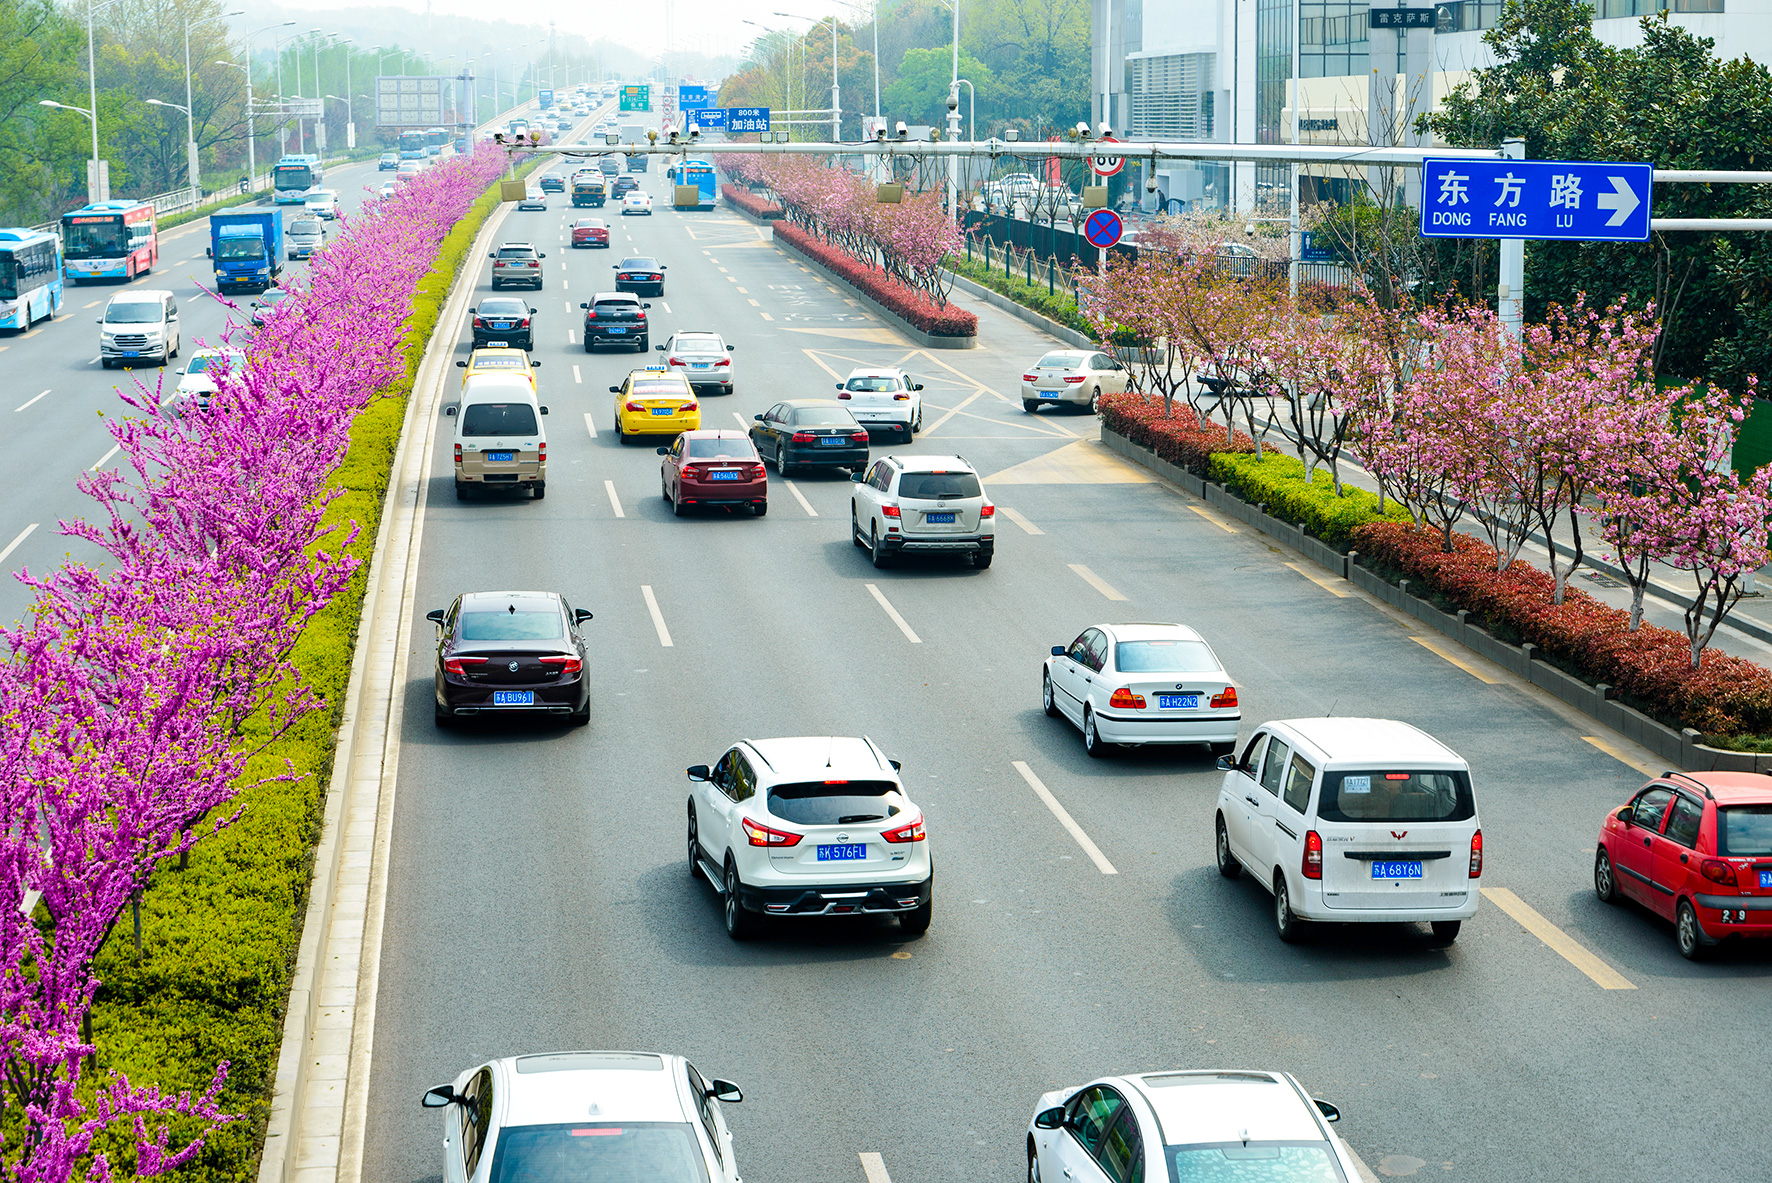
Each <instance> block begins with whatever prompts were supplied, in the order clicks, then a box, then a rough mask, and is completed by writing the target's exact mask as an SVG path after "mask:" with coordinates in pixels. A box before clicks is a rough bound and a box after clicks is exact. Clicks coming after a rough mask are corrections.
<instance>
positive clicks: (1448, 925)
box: [1428, 920, 1464, 945]
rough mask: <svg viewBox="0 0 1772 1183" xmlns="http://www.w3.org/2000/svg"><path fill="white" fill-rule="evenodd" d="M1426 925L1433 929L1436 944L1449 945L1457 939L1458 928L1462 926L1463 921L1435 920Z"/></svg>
mask: <svg viewBox="0 0 1772 1183" xmlns="http://www.w3.org/2000/svg"><path fill="white" fill-rule="evenodd" d="M1428 927H1429V928H1432V929H1433V930H1434V941H1435V943H1436V944H1441V945H1450V944H1451V943H1452V942H1453V941H1456V940H1457V939H1458V930H1459V929H1461V928H1463V927H1464V921H1462V920H1435V921H1433V922H1432V923H1431V924H1430V925H1429V926H1428Z"/></svg>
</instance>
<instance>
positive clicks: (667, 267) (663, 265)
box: [658, 263, 671, 271]
mask: <svg viewBox="0 0 1772 1183" xmlns="http://www.w3.org/2000/svg"><path fill="white" fill-rule="evenodd" d="M658 269H659V270H660V271H669V270H670V269H671V265H670V264H669V263H660V264H659V265H658Z"/></svg>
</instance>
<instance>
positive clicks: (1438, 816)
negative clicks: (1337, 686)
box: [1214, 716, 1483, 943]
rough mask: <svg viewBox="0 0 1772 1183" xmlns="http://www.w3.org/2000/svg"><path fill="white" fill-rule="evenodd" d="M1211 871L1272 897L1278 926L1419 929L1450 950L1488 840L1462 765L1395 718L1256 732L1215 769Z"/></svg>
mask: <svg viewBox="0 0 1772 1183" xmlns="http://www.w3.org/2000/svg"><path fill="white" fill-rule="evenodd" d="M1218 766H1219V768H1220V769H1222V770H1223V772H1224V785H1223V787H1222V788H1220V789H1219V791H1218V817H1217V819H1216V821H1215V823H1214V830H1215V839H1216V846H1217V854H1218V869H1219V872H1220V873H1221V874H1223V875H1224V876H1225V877H1226V878H1227V879H1235V878H1236V877H1237V876H1238V875H1240V874H1242V873H1243V871H1244V870H1248V871H1249V873H1250V874H1251V875H1253V876H1254V877H1255V878H1256V880H1257V881H1259V882H1260V883H1261V884H1262V886H1264V887H1266V888H1267V889H1268V891H1270V892H1272V893H1273V897H1274V925H1275V927H1276V928H1277V929H1278V930H1279V935H1280V939H1281V940H1283V941H1293V940H1296V939H1297V938H1298V935H1299V932H1300V930H1301V928H1302V925H1301V924H1300V921H1307V920H1326V921H1333V922H1339V923H1343V924H1349V923H1351V924H1391V923H1398V922H1402V923H1409V922H1426V923H1428V924H1430V925H1432V927H1433V933H1434V936H1435V937H1436V938H1437V939H1438V940H1440V941H1442V942H1445V943H1451V942H1452V941H1454V940H1456V939H1457V938H1458V929H1459V926H1460V925H1461V924H1462V923H1463V922H1464V921H1465V920H1468V919H1470V917H1472V916H1474V915H1476V911H1477V898H1478V890H1477V880H1478V879H1479V878H1480V877H1481V875H1482V873H1483V830H1482V827H1481V825H1480V823H1479V820H1478V818H1477V803H1476V798H1475V796H1474V795H1473V792H1472V789H1471V776H1470V765H1468V764H1466V763H1465V762H1464V760H1463V758H1462V757H1460V756H1459V754H1458V753H1457V752H1454V751H1453V750H1452V749H1451V748H1449V747H1447V746H1446V745H1445V744H1443V743H1441V742H1440V741H1439V740H1437V739H1435V738H1434V737H1433V736H1431V735H1428V734H1427V733H1426V732H1423V731H1421V730H1419V729H1417V728H1415V727H1411V726H1410V725H1409V724H1407V723H1399V722H1396V721H1395V720H1392V719H1343V718H1336V717H1333V716H1331V717H1328V718H1322V719H1284V720H1276V721H1274V722H1271V723H1264V724H1263V725H1262V726H1261V727H1260V728H1258V729H1257V730H1256V732H1255V736H1254V738H1253V739H1251V740H1250V741H1249V743H1248V746H1246V747H1245V748H1244V749H1243V751H1242V754H1241V755H1238V756H1226V757H1224V758H1223V759H1221V760H1220V761H1219V762H1218Z"/></svg>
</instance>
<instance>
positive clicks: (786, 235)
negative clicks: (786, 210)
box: [774, 222, 978, 337]
mask: <svg viewBox="0 0 1772 1183" xmlns="http://www.w3.org/2000/svg"><path fill="white" fill-rule="evenodd" d="M774 231H775V241H777V242H779V243H781V244H782V245H783V246H788V247H792V248H793V249H794V250H796V251H799V252H800V253H801V254H803V255H805V256H806V257H807V258H808V259H811V260H812V261H813V262H814V263H817V264H818V265H819V266H820V267H823V268H825V269H826V270H829V271H831V272H833V273H834V274H836V275H838V276H840V277H841V278H842V279H843V280H844V281H846V282H847V283H849V284H852V285H853V286H855V287H857V288H859V289H861V290H862V291H863V292H864V293H866V294H867V295H868V296H870V297H872V298H873V299H875V300H877V301H879V302H880V304H881V305H883V306H884V307H885V308H886V310H887V311H889V312H891V313H893V314H894V315H895V316H901V317H903V318H904V319H905V320H906V321H908V322H910V323H911V324H912V325H914V326H915V327H917V328H919V329H921V330H923V331H924V332H925V333H929V334H931V335H933V336H937V337H976V336H977V335H978V317H976V316H974V315H972V314H971V313H970V312H967V311H966V310H965V309H964V308H956V307H955V306H954V305H952V304H950V305H948V306H947V307H946V308H940V307H937V306H936V303H935V301H934V300H931V299H930V298H929V297H928V296H926V295H924V294H923V293H922V292H920V291H918V290H917V289H916V288H913V287H911V286H910V285H908V284H904V283H900V282H899V281H898V280H896V279H894V278H892V277H891V276H890V275H887V274H886V273H885V272H884V271H882V270H880V269H879V268H878V267H871V266H869V265H868V264H866V263H863V262H861V261H860V260H858V259H853V258H850V257H849V256H848V255H846V254H844V253H843V252H842V251H840V250H838V249H837V248H836V247H834V246H831V245H830V244H829V243H825V242H820V241H819V240H818V239H816V238H814V237H812V236H811V235H810V234H808V233H806V231H804V230H802V229H800V228H799V227H798V226H795V225H792V224H790V223H788V222H777V223H775V226H774Z"/></svg>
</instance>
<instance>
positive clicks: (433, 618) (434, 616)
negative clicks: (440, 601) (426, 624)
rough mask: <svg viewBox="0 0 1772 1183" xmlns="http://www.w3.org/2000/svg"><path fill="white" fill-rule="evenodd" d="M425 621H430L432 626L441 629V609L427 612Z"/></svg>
mask: <svg viewBox="0 0 1772 1183" xmlns="http://www.w3.org/2000/svg"><path fill="white" fill-rule="evenodd" d="M425 619H426V620H428V621H430V622H431V623H432V624H434V625H437V626H438V627H439V628H441V627H442V625H443V609H441V608H433V609H431V610H430V611H429V612H426V613H425Z"/></svg>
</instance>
